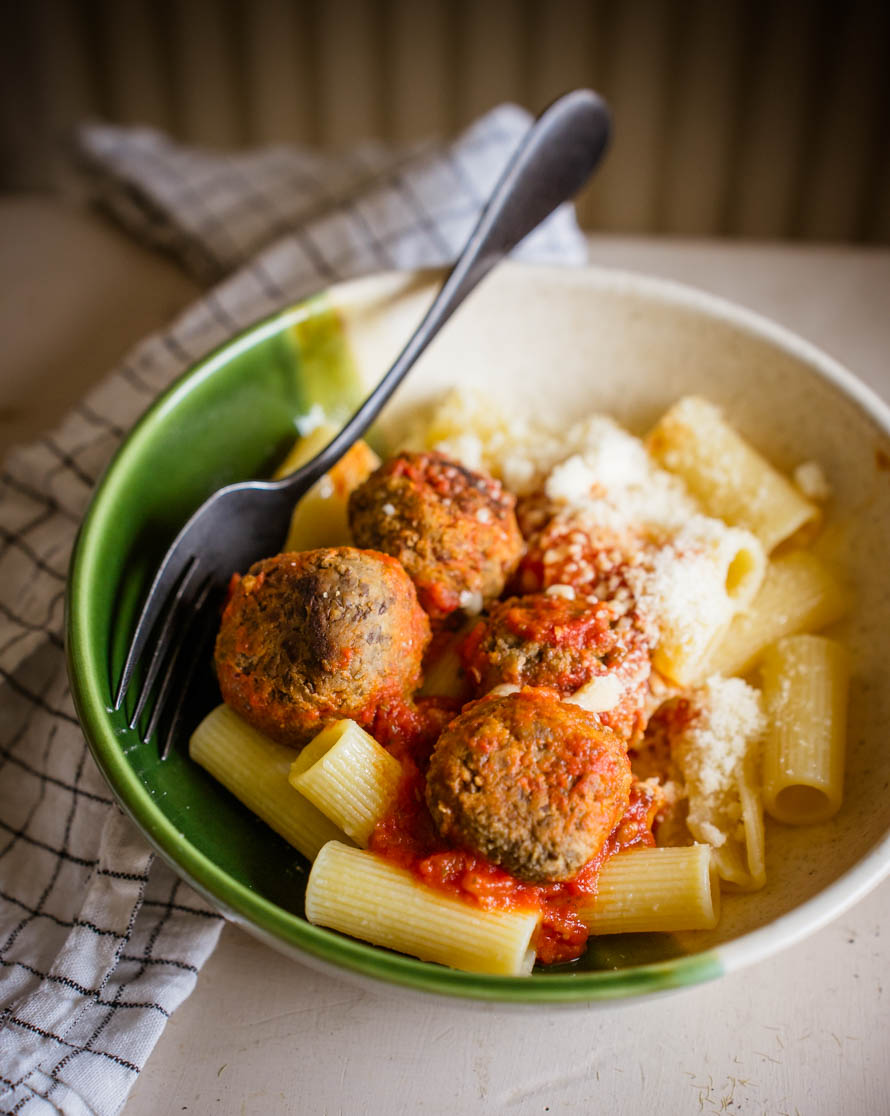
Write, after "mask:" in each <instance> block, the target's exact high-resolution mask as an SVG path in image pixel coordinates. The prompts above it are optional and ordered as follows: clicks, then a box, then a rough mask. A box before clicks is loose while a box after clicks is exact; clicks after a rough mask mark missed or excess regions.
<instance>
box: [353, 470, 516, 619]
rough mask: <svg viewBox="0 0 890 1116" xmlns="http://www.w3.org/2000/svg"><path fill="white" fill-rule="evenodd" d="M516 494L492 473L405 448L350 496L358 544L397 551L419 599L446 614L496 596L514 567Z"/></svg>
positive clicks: (431, 612)
mask: <svg viewBox="0 0 890 1116" xmlns="http://www.w3.org/2000/svg"><path fill="white" fill-rule="evenodd" d="M515 503H516V501H515V499H514V497H513V495H512V494H511V493H509V492H507V491H506V490H505V489H504V488H503V487H502V486H501V484H500V483H499V482H498V481H496V480H494V479H493V478H492V477H488V476H485V475H484V474H482V473H474V472H472V471H471V470H470V469H465V468H464V467H463V465H460V464H458V463H457V462H456V461H450V460H449V459H448V458H447V457H443V456H442V454H438V453H402V454H399V455H398V456H397V457H393V458H391V459H390V460H389V461H387V462H385V463H384V464H383V465H382V466H381V467H380V468H379V469H378V470H377V471H376V472H375V473H373V474H372V475H371V476H370V477H369V478H368V479H367V480H366V481H365V482H364V484H361V485H359V487H358V488H357V489H356V490H355V491H354V492H353V493H352V495H351V496H350V498H349V525H350V527H351V528H352V534H353V538H354V539H355V541H356V543H357V544H358V545H359V546H368V547H373V548H374V549H375V550H382V551H384V553H386V554H391V555H393V557H394V558H398V559H399V561H400V562H401V563H402V565H403V566H404V567H405V569H406V570H407V571H408V573H409V574H410V575H411V578H412V580H413V581H414V584H415V585H416V587H417V596H418V598H419V600H420V603H421V605H422V606H423V607H424V608H425V609H426V611H427V612H428V613H429V615H430V616H431V617H433V618H434V619H437V620H441V619H442V618H444V617H445V616H448V615H449V614H450V613H452V612H454V611H456V610H457V609H458V608H470V609H472V607H473V605H475V610H476V611H479V608H481V606H482V603H483V602H484V601H486V600H490V599H491V598H493V597H497V596H498V595H499V594H500V593H501V590H502V589H503V588H504V585H505V584H506V581H507V578H508V577H509V576H510V575H511V574H512V572H513V571H514V570H515V569H516V566H517V564H518V562H519V559H520V556H521V554H522V545H523V544H522V536H521V535H520V534H519V528H518V526H517V524H516V515H515V513H514V507H515Z"/></svg>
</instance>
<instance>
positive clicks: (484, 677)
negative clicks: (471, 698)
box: [460, 586, 650, 739]
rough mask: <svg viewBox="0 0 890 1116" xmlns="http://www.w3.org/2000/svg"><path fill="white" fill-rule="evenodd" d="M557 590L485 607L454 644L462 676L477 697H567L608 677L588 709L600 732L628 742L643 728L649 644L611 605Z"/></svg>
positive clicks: (648, 669) (565, 588) (627, 619)
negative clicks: (505, 690) (510, 691)
mask: <svg viewBox="0 0 890 1116" xmlns="http://www.w3.org/2000/svg"><path fill="white" fill-rule="evenodd" d="M562 590H563V593H561V594H558V595H557V594H548V593H532V594H529V595H527V596H524V597H511V598H509V599H508V600H506V601H500V602H498V603H497V604H495V605H493V606H492V608H491V611H490V612H489V614H488V616H487V617H486V618H485V619H483V620H480V621H479V622H478V623H477V624H476V626H475V627H474V628H473V629H472V631H471V632H470V633H469V635H468V636H467V638H466V639H465V640H464V642H463V644H462V645H461V648H460V652H461V658H462V660H463V664H464V669H465V671H466V673H467V677H468V678H469V679H470V681H471V682H472V683H473V684H474V685H475V687H476V693H477V694H484V693H487V692H488V691H489V690H491V689H493V688H494V687H495V686H499V685H503V684H507V685H511V684H512V685H514V686H545V687H549V688H551V689H554V690H558V691H559V692H560V693H562V694H574V693H576V691H578V690H579V689H581V688H582V687H584V686H586V684H587V683H589V682H591V681H592V680H593V679H596V678H607V677H609V678H611V679H613V680H614V682H613V685H612V687H611V688H610V687H606V686H600V687H599V689H600V700H599V702H596V700H593V704H594V705H595V706H596V709H597V715H598V717H599V719H600V721H601V722H602V723H603V724H604V725H606V726H607V727H609V728H612V729H614V730H615V731H616V732H617V733H618V734H619V735H621V736H623V737H625V738H626V739H630V738H631V737H633V736H634V735H635V734H636V733H637V732H639V731H641V730H642V725H643V706H644V704H645V700H646V696H647V694H648V692H649V685H648V681H649V674H650V660H649V642H648V640H647V639H646V636H645V634H644V633H643V632H642V631H641V630H640V628H639V627H638V626H637V625H635V624H634V623H633V622H632V620H631V619H630V618H628V617H623V616H617V615H616V612H615V609H614V608H613V607H612V605H611V604H606V603H604V602H602V601H597V600H595V599H590V598H587V597H581V596H577V595H576V594H575V593H574V590H572V589H571V588H569V587H568V586H563V587H562ZM579 700H583V696H582V698H579ZM610 702H611V704H610Z"/></svg>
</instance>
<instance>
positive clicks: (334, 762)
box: [289, 719, 402, 847]
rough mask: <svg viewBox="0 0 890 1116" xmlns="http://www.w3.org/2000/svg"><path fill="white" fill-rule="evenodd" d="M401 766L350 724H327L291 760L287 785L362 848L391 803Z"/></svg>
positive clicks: (366, 734)
mask: <svg viewBox="0 0 890 1116" xmlns="http://www.w3.org/2000/svg"><path fill="white" fill-rule="evenodd" d="M401 776H402V765H401V764H400V763H399V761H398V760H397V759H396V758H395V757H394V756H391V755H390V754H389V752H387V750H386V749H385V748H383V747H381V745H380V744H378V743H377V741H376V740H375V739H374V737H373V736H370V735H369V734H368V733H367V732H365V730H364V729H363V728H360V727H359V725H357V724H356V723H355V721H350V720H348V719H345V720H342V721H337V723H336V724H333V725H330V726H329V727H328V728H326V729H324V730H323V731H322V732H320V733H319V734H318V736H316V737H315V739H314V740H312V741H311V743H309V744H308V745H307V746H306V748H304V750H303V752H302V753H301V754H300V756H298V757H297V759H296V760H295V761H294V764H293V766H292V767H291V772H290V776H289V778H290V784H291V786H292V787H294V788H295V789H296V790H298V791H299V792H300V794H302V795H303V796H305V797H306V798H307V799H308V800H309V801H310V802H311V803H313V804H314V805H315V806H317V807H318V809H319V810H321V812H322V813H323V814H324V815H325V817H328V818H330V819H331V821H332V822H334V824H335V825H337V826H339V828H340V829H342V830H343V832H344V833H346V834H347V835H348V836H350V837H351V838H352V839H353V840H354V841H355V842H356V844H358V845H361V846H362V847H364V846H365V845H367V843H368V838H369V837H370V836H371V832H372V830H373V829H374V826H375V825H376V824H377V822H378V821H379V820H380V819H381V818H382V817H383V815H384V814H385V813H386V811H387V810H388V809H389V806H390V804H391V803H392V800H393V799H394V798H395V795H396V791H397V790H398V787H399V780H400V779H401Z"/></svg>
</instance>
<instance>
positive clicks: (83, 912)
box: [0, 105, 586, 1116]
mask: <svg viewBox="0 0 890 1116" xmlns="http://www.w3.org/2000/svg"><path fill="white" fill-rule="evenodd" d="M529 123H530V119H529V117H528V115H527V114H526V113H525V112H524V111H522V110H520V109H518V108H516V107H514V106H509V105H507V106H501V107H500V108H498V109H495V110H493V111H492V112H490V113H489V114H487V115H486V116H485V117H483V118H482V119H481V120H479V121H478V122H477V123H476V124H475V125H473V126H472V127H471V128H469V129H468V130H467V131H466V132H465V133H464V134H463V135H462V136H461V137H460V138H459V139H457V140H456V141H455V142H453V143H452V144H450V145H434V144H427V145H422V146H420V147H415V148H413V149H411V150H407V151H400V152H393V151H387V150H385V149H383V148H381V147H379V146H377V145H373V144H367V145H363V146H361V147H359V148H357V149H355V150H353V151H350V152H348V153H345V154H343V155H340V156H332V155H323V154H319V153H317V152H313V151H306V150H299V149H295V148H288V147H278V148H271V149H266V150H262V151H254V152H246V153H238V154H226V153H220V152H209V151H201V150H197V149H194V148H186V147H182V146H179V145H177V144H175V143H173V142H172V141H171V140H169V139H168V138H167V137H165V136H163V135H161V134H160V133H158V132H155V131H151V130H148V129H142V128H120V127H112V126H107V125H99V124H95V125H87V126H85V127H83V128H82V129H81V130H80V131H79V133H78V135H77V139H76V150H77V153H78V161H79V165H80V170H81V172H82V175H83V179H84V181H85V183H86V186H87V190H88V193H89V196H90V197H91V199H93V201H94V202H95V203H96V204H98V205H100V206H101V207H102V208H104V209H105V210H106V211H107V212H108V213H110V214H112V215H113V216H114V218H115V219H116V220H117V221H118V222H119V223H121V224H123V225H124V226H125V227H126V228H127V229H128V230H129V231H130V232H131V233H132V234H133V235H134V236H136V237H138V238H140V239H141V240H143V241H144V242H146V243H149V244H151V245H154V246H156V247H158V248H161V249H162V250H164V251H166V252H168V253H170V254H172V255H173V256H174V257H175V258H176V259H177V260H178V261H179V262H180V263H181V264H182V266H183V267H185V268H186V269H188V270H189V271H190V272H191V273H192V274H193V275H195V276H196V277H197V278H198V279H199V280H200V281H201V282H202V283H203V284H205V286H206V288H207V289H206V293H205V294H204V295H203V297H202V298H200V299H199V300H198V302H197V303H196V304H194V305H193V306H192V307H191V308H189V309H188V310H187V311H186V312H185V313H183V314H182V315H181V316H180V317H179V318H178V319H177V320H176V321H174V322H173V323H172V324H171V325H170V327H169V328H167V329H165V330H164V331H162V332H160V333H157V334H155V335H153V336H151V337H149V338H148V339H147V340H145V341H144V342H142V343H141V344H139V345H138V346H137V347H136V348H135V349H134V350H133V351H132V352H130V353H129V354H128V355H127V357H126V358H125V359H124V360H123V361H122V362H121V364H120V365H119V367H118V368H117V369H116V370H115V371H114V372H113V373H112V374H111V375H110V376H109V377H108V378H107V379H105V380H104V381H103V382H102V383H100V384H99V386H98V387H96V388H95V389H94V390H93V391H92V392H91V393H90V394H89V395H88V396H87V397H86V398H85V399H84V400H83V402H82V403H81V404H80V405H79V406H77V407H76V408H74V410H73V411H72V412H71V413H70V414H69V415H68V416H67V418H66V419H65V420H64V422H63V423H62V424H61V425H60V426H59V427H58V428H57V429H56V430H54V431H53V432H51V433H49V434H47V435H46V436H45V437H43V438H41V439H40V440H39V441H37V442H35V443H34V444H32V445H29V446H25V447H22V448H20V449H17V450H15V451H13V452H12V453H11V454H10V455H9V456H8V458H7V460H6V461H5V462H4V466H3V471H2V475H0V509H2V511H0V1112H5V1113H16V1114H18V1113H23V1114H26V1116H38V1114H44V1113H50V1112H63V1113H67V1114H72V1116H74V1114H77V1116H79V1114H86V1113H91V1114H95V1116H112V1114H113V1113H116V1112H118V1111H119V1110H120V1108H121V1107H122V1105H123V1104H124V1101H125V1100H126V1096H127V1093H128V1091H129V1089H130V1088H131V1087H132V1085H133V1082H134V1081H135V1079H136V1076H137V1074H138V1073H139V1070H140V1069H141V1067H142V1066H143V1065H144V1064H145V1061H146V1059H147V1058H148V1056H149V1054H150V1053H151V1050H152V1048H153V1046H154V1044H155V1043H156V1042H157V1040H158V1037H159V1036H160V1034H161V1031H162V1030H163V1028H164V1024H165V1022H166V1020H167V1018H168V1016H169V1015H170V1013H171V1012H172V1011H174V1010H175V1008H176V1007H177V1005H178V1004H180V1003H181V1002H182V1000H183V999H184V998H185V997H186V996H187V995H188V994H189V992H190V991H191V989H192V987H193V986H194V984H195V980H196V978H197V975H198V972H199V970H200V967H201V965H202V964H203V962H204V961H205V960H206V959H207V957H208V956H209V955H210V953H211V952H212V950H213V947H214V945H215V944H216V941H217V938H218V937H219V933H220V929H221V926H222V920H221V918H220V916H219V915H217V914H216V913H215V912H214V910H213V909H212V908H211V907H210V906H209V905H208V904H207V903H206V902H205V901H204V900H203V899H201V898H200V897H199V896H198V895H197V894H196V893H195V892H194V891H192V890H191V888H190V887H189V886H188V885H187V884H185V883H183V882H182V881H181V880H179V878H178V877H177V876H176V875H175V873H174V872H173V871H172V870H171V869H170V868H168V867H167V865H166V864H165V863H164V862H163V861H161V860H160V858H159V857H157V856H155V855H154V853H153V852H152V850H151V849H150V848H149V846H148V844H147V843H146V842H145V840H144V838H143V837H142V836H141V834H140V833H139V832H138V830H137V829H136V827H135V826H134V825H133V824H132V823H131V822H130V821H129V820H128V819H127V818H126V817H125V816H124V815H123V814H122V813H121V811H120V810H119V809H118V807H117V806H116V805H115V803H114V801H113V799H112V796H111V794H110V792H109V790H108V788H107V786H106V785H105V783H104V780H103V778H102V776H101V775H100V774H99V771H98V769H97V767H96V766H95V764H94V762H93V760H92V758H91V756H90V754H89V750H88V748H87V745H86V743H85V741H84V738H83V735H82V733H81V731H80V728H79V726H78V723H77V718H76V716H75V713H74V708H73V705H72V702H71V697H70V693H69V689H68V682H67V677H66V669H65V657H64V649H63V643H62V629H63V608H64V596H65V580H66V570H67V564H68V559H69V556H70V552H71V548H72V546H73V543H74V538H75V535H76V532H77V527H78V524H79V522H80V520H81V518H82V516H83V514H84V511H85V509H86V507H87V504H88V501H89V498H90V493H91V491H92V488H93V486H94V484H95V482H96V480H97V478H98V477H99V475H100V473H101V472H102V470H103V468H104V467H105V465H106V464H107V462H108V460H109V459H110V457H111V455H112V453H113V452H114V450H115V449H116V447H117V445H118V444H119V442H120V441H121V439H122V438H123V437H124V435H125V433H126V431H127V430H128V429H129V428H130V426H131V425H132V424H133V422H134V421H135V420H136V419H137V418H138V416H139V415H140V414H141V413H142V412H143V411H144V410H145V408H146V407H147V406H148V405H149V404H150V402H151V401H152V400H153V398H154V397H155V396H156V395H157V394H158V392H160V391H161V390H163V389H164V388H166V387H167V386H168V384H169V383H170V382H171V380H173V379H174V378H175V377H176V376H177V375H179V374H180V373H181V372H183V371H184V370H185V369H186V368H188V367H189V365H191V364H192V363H193V362H194V361H196V360H198V359H199V358H200V357H201V356H202V355H204V354H205V353H207V352H208V351H209V350H211V349H213V348H214V347H215V346H217V345H218V344H220V343H221V342H222V341H224V340H225V339H226V338H227V337H229V336H231V335H232V334H233V333H234V332H236V331H237V330H239V329H241V328H243V327H244V326H246V325H248V324H250V323H251V322H253V321H256V320H257V319H258V318H261V317H262V316H264V315H265V314H268V313H271V312H273V311H275V310H278V309H280V308H281V307H283V306H285V305H287V304H288V303H290V302H293V301H295V300H297V299H299V298H301V297H303V296H305V295H308V294H310V293H312V292H313V291H316V290H318V289H320V288H323V287H326V286H329V285H330V284H331V283H333V282H335V281H337V280H339V279H345V278H349V277H353V276H356V275H360V274H364V273H367V272H371V271H379V270H385V269H391V268H412V267H427V266H436V265H441V264H444V263H447V262H448V261H449V260H450V259H452V258H453V257H454V255H455V254H456V252H457V251H458V250H459V249H460V247H461V246H462V244H463V242H464V240H465V239H466V237H467V235H468V234H469V232H470V230H471V228H472V226H473V224H474V223H475V221H476V219H477V218H478V216H479V213H480V210H481V207H482V204H483V201H484V199H485V197H486V196H487V195H488V194H489V192H490V191H491V189H492V188H493V186H494V184H495V182H496V180H497V178H498V176H499V175H500V173H501V171H502V170H503V168H504V166H505V164H506V162H507V161H508V159H509V157H510V155H511V154H512V152H513V151H514V150H515V148H516V146H517V145H518V143H519V142H520V140H521V138H522V136H523V134H524V132H525V131H526V129H527V128H528V126H529ZM517 255H518V256H519V257H524V258H527V259H531V260H537V261H548V262H562V263H582V262H584V260H585V258H586V249H585V242H584V238H583V236H582V234H581V233H580V231H579V229H578V227H577V224H576V221H575V216H574V211H573V209H572V208H571V206H564V207H562V209H561V210H559V211H558V212H557V213H555V214H554V215H553V216H552V217H551V218H550V219H549V220H548V221H547V222H545V223H544V224H543V225H542V226H541V227H540V228H539V229H538V230H536V232H535V233H533V234H532V235H531V236H530V237H528V238H527V240H526V241H525V243H524V244H523V245H521V246H520V248H519V249H518V250H517ZM86 281H88V277H87V280H86Z"/></svg>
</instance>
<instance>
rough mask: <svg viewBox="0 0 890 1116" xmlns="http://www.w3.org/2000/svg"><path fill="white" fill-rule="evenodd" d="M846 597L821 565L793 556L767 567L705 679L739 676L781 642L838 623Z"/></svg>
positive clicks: (799, 553)
mask: <svg viewBox="0 0 890 1116" xmlns="http://www.w3.org/2000/svg"><path fill="white" fill-rule="evenodd" d="M846 609H847V596H846V593H845V592H844V591H843V589H842V588H841V587H840V585H839V584H838V583H837V581H836V580H835V579H834V577H833V576H832V575H831V574H830V573H829V571H828V570H827V569H826V568H825V566H824V565H823V564H822V562H820V561H819V559H818V558H817V557H816V556H815V555H814V554H811V553H810V552H809V551H807V550H795V551H792V552H791V553H789V554H784V555H782V556H781V557H779V558H775V559H773V560H772V561H771V562H769V563H768V564H767V570H766V576H765V577H764V579H763V585H762V586H761V589H760V592H759V593H758V594H757V596H756V597H755V598H754V601H753V602H752V604H751V605H750V607H749V608H748V609H747V611H745V612H742V613H739V615H738V616H736V617H735V619H734V620H733V621H732V623H731V624H730V626H729V630H728V631H727V632H726V634H725V635H724V636H723V638H722V639H721V640H720V642H719V643H718V644H717V647H716V649H715V650H714V651H713V653H712V655H711V657H710V658H709V660H708V663H707V669H706V671H705V673H706V674H725V675H730V674H744V673H745V672H746V671H748V670H750V669H751V667H753V666H755V665H756V663H757V661H758V660H759V658H760V656H761V655H762V653H763V652H764V650H765V649H766V648H767V647H768V646H769V644H771V643H775V641H776V640H777V639H781V638H782V637H783V636H788V635H794V634H796V633H797V632H801V631H805V630H810V631H812V630H814V629H818V628H823V627H825V626H826V625H827V624H831V623H833V622H834V621H835V620H839V619H840V617H841V616H843V614H844V612H845V611H846Z"/></svg>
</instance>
